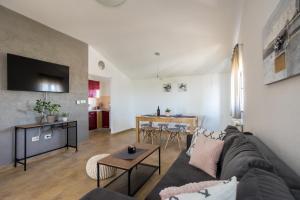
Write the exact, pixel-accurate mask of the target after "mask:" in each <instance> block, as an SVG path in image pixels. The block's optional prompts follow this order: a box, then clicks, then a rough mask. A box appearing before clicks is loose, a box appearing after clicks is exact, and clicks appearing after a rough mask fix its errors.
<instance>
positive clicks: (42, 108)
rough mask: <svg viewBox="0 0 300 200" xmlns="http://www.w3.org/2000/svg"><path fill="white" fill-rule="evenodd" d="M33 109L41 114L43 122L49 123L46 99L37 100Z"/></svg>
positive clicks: (41, 121)
mask: <svg viewBox="0 0 300 200" xmlns="http://www.w3.org/2000/svg"><path fill="white" fill-rule="evenodd" d="M33 110H34V111H36V112H37V113H39V114H41V118H40V120H39V122H40V123H41V124H43V123H47V117H46V116H47V115H46V101H43V100H41V99H38V100H36V102H35V105H34V107H33Z"/></svg>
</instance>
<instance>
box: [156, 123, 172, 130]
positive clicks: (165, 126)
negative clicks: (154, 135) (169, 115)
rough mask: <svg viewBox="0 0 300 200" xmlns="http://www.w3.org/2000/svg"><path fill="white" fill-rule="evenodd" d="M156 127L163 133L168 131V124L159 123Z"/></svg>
mask: <svg viewBox="0 0 300 200" xmlns="http://www.w3.org/2000/svg"><path fill="white" fill-rule="evenodd" d="M158 127H159V129H160V130H162V131H163V130H166V129H168V127H169V124H166V123H159V124H158Z"/></svg>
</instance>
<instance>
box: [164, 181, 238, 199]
mask: <svg viewBox="0 0 300 200" xmlns="http://www.w3.org/2000/svg"><path fill="white" fill-rule="evenodd" d="M237 184H238V182H237V180H236V177H232V178H231V179H230V181H224V182H223V183H221V184H218V185H216V186H212V187H209V188H206V189H203V190H200V191H199V192H195V193H185V194H180V195H176V196H172V197H170V198H168V199H165V200H236V190H237Z"/></svg>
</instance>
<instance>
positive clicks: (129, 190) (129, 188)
mask: <svg viewBox="0 0 300 200" xmlns="http://www.w3.org/2000/svg"><path fill="white" fill-rule="evenodd" d="M131 171H132V169H130V170H128V196H131V185H130V184H131V183H130V182H131V180H130V177H131Z"/></svg>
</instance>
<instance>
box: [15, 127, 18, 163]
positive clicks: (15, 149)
mask: <svg viewBox="0 0 300 200" xmlns="http://www.w3.org/2000/svg"><path fill="white" fill-rule="evenodd" d="M17 131H18V129H17V128H15V167H17Z"/></svg>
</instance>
